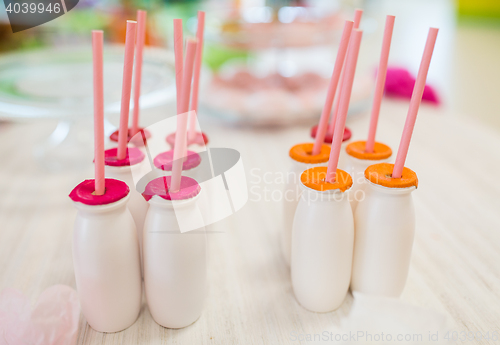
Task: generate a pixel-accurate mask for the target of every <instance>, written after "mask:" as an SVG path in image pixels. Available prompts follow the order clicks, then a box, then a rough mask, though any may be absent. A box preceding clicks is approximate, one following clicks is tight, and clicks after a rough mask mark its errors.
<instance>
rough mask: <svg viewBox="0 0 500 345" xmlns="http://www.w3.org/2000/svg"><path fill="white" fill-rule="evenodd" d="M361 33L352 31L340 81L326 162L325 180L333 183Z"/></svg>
mask: <svg viewBox="0 0 500 345" xmlns="http://www.w3.org/2000/svg"><path fill="white" fill-rule="evenodd" d="M362 36H363V31H361V30H357V29H356V30H353V31H352V34H351V39H350V42H349V50H348V52H347V58H346V66H345V73H344V78H343V80H342V89H341V90H340V100H339V103H340V106H339V112H338V116H337V123H336V124H335V133H333V142H332V150H331V151H330V159H329V161H328V169H327V171H326V180H327V181H328V182H330V183H334V182H335V179H336V176H337V166H338V163H339V156H340V146H341V145H342V139H343V137H344V127H345V120H346V118H347V111H348V110H349V101H350V99H351V91H352V84H353V82H354V73H355V72H356V63H357V61H358V53H359V46H360V44H361V37H362Z"/></svg>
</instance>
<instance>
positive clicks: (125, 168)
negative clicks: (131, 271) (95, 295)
mask: <svg viewBox="0 0 500 345" xmlns="http://www.w3.org/2000/svg"><path fill="white" fill-rule="evenodd" d="M116 151H117V150H116V148H114V149H109V150H106V151H105V166H104V174H105V176H106V177H107V178H113V179H116V180H120V181H123V182H125V183H126V184H127V185H128V186H129V188H130V200H129V202H128V205H127V207H128V209H129V210H130V213H131V214H132V218H133V219H134V223H135V227H136V229H137V238H138V240H139V248H140V253H141V262H142V231H143V227H144V220H145V219H146V213H147V212H148V208H149V204H148V203H147V202H146V201H145V200H144V198H143V197H142V195H141V191H138V190H137V188H136V183H135V181H139V180H140V177H141V176H142V175H143V174H144V173H145V171H144V169H145V164H144V163H145V155H144V153H143V152H142V151H141V150H139V149H138V148H127V156H128V157H129V159H128V160H123V161H119V160H117V159H116ZM134 179H135V181H134ZM141 267H142V264H141Z"/></svg>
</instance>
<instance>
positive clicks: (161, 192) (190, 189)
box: [142, 176, 201, 201]
mask: <svg viewBox="0 0 500 345" xmlns="http://www.w3.org/2000/svg"><path fill="white" fill-rule="evenodd" d="M171 179H172V177H171V176H162V177H158V178H155V179H154V180H152V181H150V182H149V183H148V184H147V185H146V189H145V190H144V192H143V193H142V196H143V197H144V199H146V201H149V200H150V199H151V198H152V197H153V196H154V195H158V196H159V197H161V198H163V199H165V200H186V199H191V198H194V197H195V196H197V195H198V194H199V193H200V191H201V187H200V185H199V184H198V182H196V180H194V179H192V178H190V177H186V176H182V177H181V187H180V189H179V191H178V192H176V193H170V192H169V191H168V186H170V185H171Z"/></svg>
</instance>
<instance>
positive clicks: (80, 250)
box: [70, 179, 142, 332]
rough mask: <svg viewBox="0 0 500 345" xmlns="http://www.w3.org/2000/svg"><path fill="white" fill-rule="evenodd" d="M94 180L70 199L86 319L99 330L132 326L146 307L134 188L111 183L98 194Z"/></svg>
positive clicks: (78, 281) (75, 262)
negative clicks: (132, 206)
mask: <svg viewBox="0 0 500 345" xmlns="http://www.w3.org/2000/svg"><path fill="white" fill-rule="evenodd" d="M93 191H94V180H86V181H84V182H82V183H80V184H79V185H78V186H77V187H75V189H74V190H73V191H72V192H71V194H70V197H71V199H72V200H73V201H74V204H75V207H76V209H77V215H76V220H75V224H74V232H73V265H74V269H75V278H76V288H77V291H78V296H79V299H80V305H81V308H82V312H83V315H84V316H85V319H86V320H87V322H88V323H89V325H90V326H91V327H92V328H93V329H95V330H96V331H99V332H118V331H121V330H123V329H125V328H127V327H129V326H131V325H132V324H133V323H134V322H135V320H136V319H137V317H138V316H139V312H140V309H141V300H142V280H141V267H140V258H139V243H138V240H137V233H136V229H135V224H134V221H133V219H132V216H131V215H130V212H129V210H128V209H127V201H128V200H129V188H128V186H127V185H126V184H125V183H124V182H122V181H117V180H113V179H106V193H105V194H104V195H103V196H94V195H92V192H93Z"/></svg>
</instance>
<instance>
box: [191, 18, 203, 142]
mask: <svg viewBox="0 0 500 345" xmlns="http://www.w3.org/2000/svg"><path fill="white" fill-rule="evenodd" d="M204 29H205V12H203V11H198V28H197V29H196V39H197V40H198V45H197V46H196V60H195V63H194V75H193V95H192V99H191V110H194V112H192V113H191V117H190V118H189V132H188V138H189V140H190V141H192V140H194V138H195V136H196V117H197V114H198V90H199V88H200V72H201V60H202V57H203V32H204Z"/></svg>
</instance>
